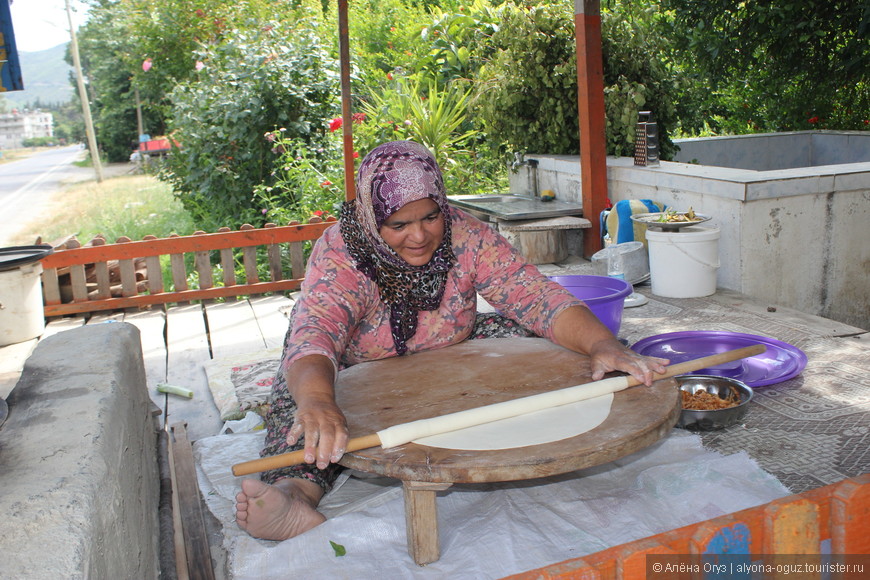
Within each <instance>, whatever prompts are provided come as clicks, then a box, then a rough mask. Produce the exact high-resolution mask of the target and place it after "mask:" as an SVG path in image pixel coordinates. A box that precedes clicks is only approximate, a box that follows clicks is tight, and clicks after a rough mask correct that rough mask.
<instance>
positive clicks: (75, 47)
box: [66, 0, 103, 183]
mask: <svg viewBox="0 0 870 580" xmlns="http://www.w3.org/2000/svg"><path fill="white" fill-rule="evenodd" d="M66 16H67V18H68V19H69V36H70V51H71V52H72V57H73V67H74V68H75V71H76V83H77V84H78V87H79V99H80V100H81V102H82V114H83V115H84V118H85V133H87V136H88V150H89V151H90V152H91V161H92V162H93V164H94V171H95V172H96V174H97V183H102V181H103V166H102V164H101V162H100V151H99V150H98V149H97V137H96V135H95V134H94V122H93V120H92V119H91V105H90V101H88V93H87V91H86V90H85V79H84V75H82V62H81V59H80V58H79V44H78V42H77V41H76V31H75V28H73V21H72V9H71V8H70V6H69V0H66Z"/></svg>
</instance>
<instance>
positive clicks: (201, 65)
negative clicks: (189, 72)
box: [193, 60, 205, 70]
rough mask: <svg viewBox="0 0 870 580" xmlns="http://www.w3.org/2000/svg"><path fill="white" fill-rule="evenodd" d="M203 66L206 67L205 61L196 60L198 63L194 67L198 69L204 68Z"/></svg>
mask: <svg viewBox="0 0 870 580" xmlns="http://www.w3.org/2000/svg"><path fill="white" fill-rule="evenodd" d="M203 67H205V63H203V62H202V61H201V60H198V61H196V64H195V65H194V66H193V68H195V69H196V70H202V69H203Z"/></svg>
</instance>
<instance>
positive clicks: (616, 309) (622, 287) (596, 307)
mask: <svg viewBox="0 0 870 580" xmlns="http://www.w3.org/2000/svg"><path fill="white" fill-rule="evenodd" d="M549 278H550V280H552V281H553V282H556V283H557V284H559V285H560V286H563V287H564V288H565V289H566V290H567V291H568V292H570V293H571V294H573V295H574V296H575V297H576V298H579V299H580V300H582V301H583V302H585V303H586V306H588V307H589V310H591V311H592V313H593V314H595V316H597V317H598V320H600V321H601V322H603V323H604V325H605V326H606V327H607V328H609V329H610V332H612V333H613V334H614V336H616V335H617V334H618V333H619V326H620V325H621V324H622V310H623V307H624V306H625V298H626V296H628V295H629V294H631V284H629V283H628V282H626V281H625V280H620V279H619V278H611V277H609V276H581V275H577V276H549Z"/></svg>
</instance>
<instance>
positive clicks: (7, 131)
mask: <svg viewBox="0 0 870 580" xmlns="http://www.w3.org/2000/svg"><path fill="white" fill-rule="evenodd" d="M53 136H54V116H53V115H52V114H51V113H43V112H40V111H26V112H23V113H20V112H18V111H12V112H11V113H5V114H2V115H0V150H2V149H17V148H19V147H21V145H22V142H23V141H24V140H25V139H32V138H34V137H53Z"/></svg>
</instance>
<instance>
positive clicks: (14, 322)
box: [0, 262, 45, 346]
mask: <svg viewBox="0 0 870 580" xmlns="http://www.w3.org/2000/svg"><path fill="white" fill-rule="evenodd" d="M41 274H42V264H40V263H39V262H34V263H31V264H24V265H22V266H19V267H17V268H11V269H8V270H2V271H0V346H6V345H9V344H15V343H16V342H24V341H25V340H30V339H31V338H36V337H38V336H39V335H41V334H42V333H43V332H44V331H45V318H44V316H43V310H42V278H41V277H40V275H41Z"/></svg>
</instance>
